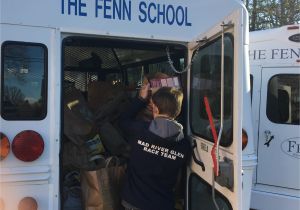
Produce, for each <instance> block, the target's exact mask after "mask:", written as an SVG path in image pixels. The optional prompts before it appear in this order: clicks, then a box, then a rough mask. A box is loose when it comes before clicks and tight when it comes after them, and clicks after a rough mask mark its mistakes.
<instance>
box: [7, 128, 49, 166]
mask: <svg viewBox="0 0 300 210" xmlns="http://www.w3.org/2000/svg"><path fill="white" fill-rule="evenodd" d="M43 151H44V141H43V138H42V137H41V135H40V134H38V133H37V132H35V131H32V130H26V131H22V132H20V133H18V134H17V135H16V136H15V138H14V140H13V142H12V152H13V153H14V155H15V156H16V157H17V158H18V159H19V160H22V161H25V162H31V161H34V160H36V159H38V157H40V155H41V154H42V153H43Z"/></svg>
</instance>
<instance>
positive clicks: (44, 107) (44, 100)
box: [0, 41, 48, 121]
mask: <svg viewBox="0 0 300 210" xmlns="http://www.w3.org/2000/svg"><path fill="white" fill-rule="evenodd" d="M7 45H19V46H28V47H30V46H34V47H41V48H43V52H44V65H43V66H44V69H43V73H44V88H43V87H42V86H41V89H42V90H41V93H42V94H43V96H44V97H43V98H42V114H41V115H40V116H38V117H16V116H14V117H9V118H8V117H7V116H5V114H4V110H3V109H2V108H0V115H1V117H2V118H3V119H4V120H7V121H34V120H43V119H45V118H46V116H47V113H48V48H47V46H46V45H45V44H42V43H35V42H23V41H5V42H3V43H2V45H1V91H0V95H1V97H0V100H1V102H0V103H1V107H3V103H4V50H5V47H6V46H7Z"/></svg>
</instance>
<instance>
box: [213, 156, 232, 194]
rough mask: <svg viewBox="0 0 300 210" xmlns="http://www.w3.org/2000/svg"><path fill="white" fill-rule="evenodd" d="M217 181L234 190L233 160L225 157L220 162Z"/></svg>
mask: <svg viewBox="0 0 300 210" xmlns="http://www.w3.org/2000/svg"><path fill="white" fill-rule="evenodd" d="M215 180H216V182H217V183H218V184H219V185H221V186H223V187H226V188H228V189H229V190H231V191H233V180H234V174H233V161H232V160H230V159H228V158H226V157H225V158H224V161H221V162H219V176H217V177H215Z"/></svg>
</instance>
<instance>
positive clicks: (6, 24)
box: [0, 0, 256, 210]
mask: <svg viewBox="0 0 300 210" xmlns="http://www.w3.org/2000/svg"><path fill="white" fill-rule="evenodd" d="M0 8H1V19H0V32H1V36H0V41H1V107H2V108H1V119H0V132H1V133H3V134H5V136H4V135H3V136H2V137H1V142H2V141H3V142H4V141H5V140H3V139H5V138H6V139H8V142H9V143H10V146H9V148H10V152H9V153H8V154H6V155H5V156H4V157H3V159H2V160H0V167H1V170H0V184H1V188H0V206H1V205H2V206H1V207H2V209H5V210H7V209H8V210H16V209H18V205H23V204H20V203H22V202H23V201H24V198H25V201H26V202H29V203H31V204H34V203H35V204H37V206H38V209H43V210H59V209H63V208H62V206H61V193H62V192H61V191H62V189H61V182H62V178H61V177H60V175H61V174H60V173H61V172H60V170H61V168H60V167H61V166H60V165H61V160H60V152H61V151H60V150H61V144H62V135H63V130H62V115H63V113H62V110H61V104H62V97H63V96H62V90H63V80H64V78H63V71H64V64H65V63H66V62H68V60H66V57H67V56H66V54H65V52H64V49H65V48H64V46H65V45H67V44H68V41H69V40H72V39H73V38H74V39H73V40H77V38H76V37H80V38H79V39H78V40H80V39H81V40H82V39H83V43H85V40H89V39H93V38H95V39H97V40H98V39H99V40H100V39H101V40H104V41H101V42H103V43H104V42H107V43H112V45H114V44H115V43H119V42H121V43H123V42H124V43H125V42H126V43H127V42H128V43H138V44H141V46H143V43H144V44H145V46H146V45H147V46H148V47H149V45H151V44H153V45H161V46H165V45H170V46H173V45H174V46H175V45H180V46H182V47H183V48H182V49H184V50H183V51H184V52H185V55H186V56H185V63H186V64H189V63H190V62H191V60H192V57H193V55H194V54H195V51H198V52H197V53H198V54H199V55H201V56H202V57H199V61H195V63H197V62H199V63H201V62H202V60H205V54H206V53H207V52H206V50H207V49H210V47H215V48H216V49H218V50H217V51H216V53H215V54H213V55H211V57H212V58H217V59H218V62H217V63H216V64H214V65H218V66H216V68H214V70H215V69H216V70H217V71H220V72H222V71H223V72H224V68H225V69H226V67H224V63H225V64H226V63H227V60H228V58H230V60H229V61H230V62H229V63H228V64H229V65H230V71H232V73H231V76H230V78H231V79H230V81H231V83H230V84H229V86H228V91H229V92H230V93H229V94H230V100H229V98H228V100H229V101H231V102H232V106H231V114H229V115H228V116H227V115H226V117H225V118H226V119H227V117H229V121H230V123H229V124H230V126H231V128H230V130H228V134H226V135H227V136H230V141H229V143H228V144H227V145H226V144H225V145H222V143H221V145H220V146H219V147H217V148H218V149H217V150H216V151H217V157H218V158H217V159H216V160H215V162H218V163H219V164H220V166H221V167H220V174H221V175H220V178H219V179H216V181H213V180H214V179H213V178H212V174H213V162H214V161H213V159H212V157H211V155H210V151H211V150H212V149H213V148H214V146H216V145H218V143H214V141H213V140H212V139H211V138H210V137H208V136H206V133H205V135H202V134H201V132H206V130H209V124H208V120H207V118H206V117H204V118H203V119H202V118H201V119H200V120H198V119H197V118H194V117H195V116H200V114H195V115H193V114H192V113H193V112H194V110H196V111H197V112H198V109H203V110H204V109H205V108H204V106H203V105H201V104H199V107H198V102H197V101H198V98H197V93H198V92H197V91H200V90H201V91H202V89H201V88H202V83H201V85H198V81H201V79H207V78H202V77H199V78H198V76H197V75H198V74H197V71H198V68H196V67H191V69H192V70H190V69H189V70H188V72H187V74H186V75H184V76H183V77H184V78H185V79H186V81H187V82H186V84H185V87H184V88H185V90H186V92H185V94H186V101H187V106H186V110H185V113H186V115H187V116H186V127H185V130H186V134H187V135H188V136H189V138H190V140H191V142H196V143H197V144H196V145H194V146H195V147H194V154H196V156H197V157H194V156H193V157H194V158H193V159H192V160H191V162H190V165H189V166H188V170H187V171H188V173H187V177H188V178H187V182H186V185H187V186H186V189H187V195H186V209H190V210H193V209H198V205H200V206H202V205H203V206H204V208H209V205H213V203H214V199H216V198H211V195H210V194H208V196H209V200H210V203H211V204H209V205H208V204H207V206H205V205H206V204H205V203H206V202H204V203H198V202H199V201H198V199H197V198H198V197H199V194H197V193H199V191H197V190H198V187H199V186H200V185H201V186H202V185H203V186H204V187H206V186H209V188H208V189H209V190H210V186H214V187H213V189H215V190H216V192H217V194H218V195H217V198H218V199H224V201H223V202H221V203H219V205H225V206H228V209H234V210H240V209H243V210H246V209H249V203H250V191H251V190H250V189H251V182H252V172H253V168H254V166H255V163H256V156H255V153H254V146H253V132H252V120H251V114H250V113H249V112H248V111H247V110H250V80H249V73H250V72H249V59H248V39H249V37H248V13H247V11H246V9H245V7H244V6H243V5H242V4H241V2H239V1H235V0H232V1H231V0H228V1H220V0H211V1H205V2H199V1H195V0H188V1H184V2H182V1H179V0H175V1H174V0H173V1H171V0H164V1H154V2H148V1H142V0H141V1H131V0H104V1H100V0H95V1H88V0H68V1H67V0H55V1H53V0H45V1H38V0H29V1H22V0H2V1H1V2H0ZM68 38H70V39H68ZM226 43H227V44H226ZM104 45H105V44H104ZM126 47H127V48H128V49H131V46H129V45H126ZM227 47H229V48H230V50H231V51H230V53H231V55H229V54H228V55H227V53H228V52H227ZM132 48H133V47H132ZM149 48H150V47H149ZM224 48H226V49H225V50H224ZM222 49H223V50H222ZM16 56H17V57H16ZM73 56H75V55H73ZM230 56H231V57H230ZM224 57H226V59H225V58H224ZM71 58H72V57H71ZM71 58H70V59H71ZM201 58H203V59H202V60H201ZM196 59H197V58H195V60H196ZM212 60H213V59H212ZM204 64H205V63H203V65H204ZM201 65H202V64H201ZM226 65H227V64H226ZM192 66H193V65H192ZM194 66H195V65H194ZM208 66H209V65H208ZM31 69H32V70H31ZM193 69H194V70H193ZM222 69H223V70H222ZM214 70H213V71H214ZM213 71H212V72H211V74H213ZM226 71H227V70H226ZM31 73H32V74H33V76H31V77H27V75H29V74H31ZM201 74H202V73H201ZM225 76H226V75H225ZM195 78H196V79H195ZM31 79H32V80H31ZM197 79H199V80H197ZM209 79H210V80H211V81H213V77H212V78H209ZM222 80H223V83H224V82H225V83H226V81H224V76H223V79H221V80H220V81H222ZM218 81H219V80H218ZM14 84H18V85H16V87H15V86H14ZM220 86H222V84H221V85H220ZM8 87H9V88H10V89H9V88H8ZM218 87H219V85H218ZM233 87H234V88H233ZM207 90H208V91H210V90H212V86H211V88H210V89H205V91H207ZM220 90H221V91H222V88H220ZM11 91H15V92H14V93H17V95H18V94H19V97H20V98H19V99H21V101H23V102H24V103H23V102H22V108H19V107H17V106H15V104H14V103H18V102H19V100H16V99H15V98H11ZM226 91H227V89H226ZM20 92H21V93H22V94H20ZM195 94H196V95H195ZM201 94H202V92H201ZM221 95H223V98H224V101H225V103H227V102H226V101H227V99H226V98H225V97H224V92H223V93H222V94H221ZM204 96H205V95H204ZM24 104H27V105H28V104H30V106H29V107H31V108H28V106H27V105H26V106H25V105H24ZM33 104H34V106H33ZM200 105H201V106H200ZM195 106H197V108H196V107H195ZM32 107H33V108H32ZM36 107H38V108H36ZM225 118H224V119H225ZM226 119H225V120H224V130H226V129H225V128H226V126H228V124H227V122H228V121H226ZM201 120H203V122H204V121H205V125H206V126H207V128H205V127H203V126H202V127H201V128H200V130H199V131H198V130H197V129H198V122H201V123H202V121H201ZM221 121H223V120H218V123H217V124H216V126H219V127H221V126H220V125H221V124H223V122H221ZM195 129H196V130H195ZM242 130H244V131H245V132H246V134H247V137H248V144H247V146H246V147H245V149H244V150H243V152H242ZM209 135H210V134H209ZM28 136H29V137H30V138H29V139H31V140H32V139H33V140H32V142H33V143H32V144H31V143H30V145H34V146H37V152H36V151H35V150H34V149H32V147H30V146H28V147H25V146H26V145H28V144H29V141H30V142H31V140H28ZM221 142H222V141H221ZM22 147H24V149H23V148H22ZM3 148H4V147H3V146H2V148H1V151H2V149H3ZM25 148H26V149H25ZM26 151H30V152H29V153H30V154H28V152H27V153H26ZM31 151H33V152H32V153H31ZM197 158H198V159H197ZM199 162H203V163H204V165H205V170H203V168H202V167H201V164H200V165H199V164H198V163H199ZM199 180H200V181H199ZM199 183H200V184H199ZM242 186H243V187H242ZM28 197H30V199H29V201H28ZM21 200H22V202H21ZM0 209H1V208H0ZM2 209H1V210H2ZM33 209H34V208H33Z"/></svg>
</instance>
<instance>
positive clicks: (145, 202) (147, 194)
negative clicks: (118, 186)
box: [120, 98, 190, 210]
mask: <svg viewBox="0 0 300 210" xmlns="http://www.w3.org/2000/svg"><path fill="white" fill-rule="evenodd" d="M145 106H146V103H145V102H144V101H143V100H141V99H139V98H135V99H134V100H133V102H132V105H131V106H130V107H129V109H128V110H126V111H125V112H124V113H123V114H122V115H121V119H120V127H121V129H122V130H123V131H124V132H125V133H126V134H127V135H128V136H129V144H130V146H131V153H130V159H129V162H128V167H127V173H126V176H125V183H124V187H123V190H122V199H123V200H124V201H126V202H127V203H129V204H131V205H133V206H135V207H137V208H139V209H141V210H174V209H175V207H174V206H175V201H174V188H175V185H176V181H177V177H178V174H179V172H180V170H181V169H182V167H184V166H185V163H186V161H187V158H188V155H189V150H190V145H189V142H188V141H187V140H186V139H184V138H183V137H184V135H183V132H182V126H181V125H180V124H179V123H177V122H176V121H175V120H170V119H167V118H156V119H154V120H152V121H151V122H144V121H137V120H135V116H136V114H137V113H138V112H139V111H140V110H141V109H142V108H143V107H145Z"/></svg>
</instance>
